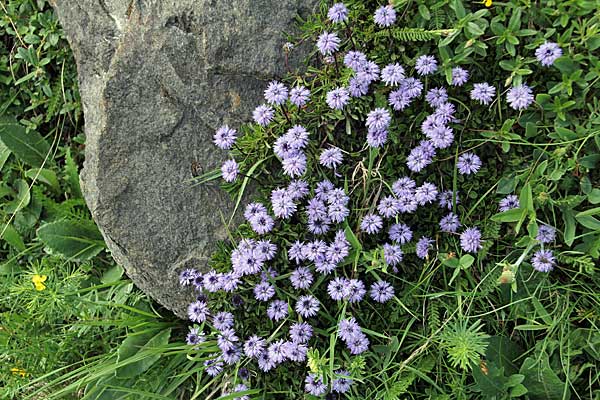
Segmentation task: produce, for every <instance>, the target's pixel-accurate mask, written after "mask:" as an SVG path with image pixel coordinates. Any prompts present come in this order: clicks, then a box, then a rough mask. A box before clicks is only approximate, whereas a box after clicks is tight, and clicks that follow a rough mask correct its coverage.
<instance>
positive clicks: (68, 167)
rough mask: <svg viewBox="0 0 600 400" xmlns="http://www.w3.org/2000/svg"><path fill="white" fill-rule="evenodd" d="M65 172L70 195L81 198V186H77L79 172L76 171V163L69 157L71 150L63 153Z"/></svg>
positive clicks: (68, 149)
mask: <svg viewBox="0 0 600 400" xmlns="http://www.w3.org/2000/svg"><path fill="white" fill-rule="evenodd" d="M64 170H65V172H66V175H67V176H66V180H67V183H68V185H69V187H70V188H71V193H73V195H75V196H76V197H78V198H82V197H83V195H82V193H81V186H80V185H79V172H78V170H77V163H76V162H75V160H73V156H71V149H70V148H67V152H66V153H65V168H64Z"/></svg>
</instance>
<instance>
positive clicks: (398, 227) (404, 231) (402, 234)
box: [388, 224, 413, 244]
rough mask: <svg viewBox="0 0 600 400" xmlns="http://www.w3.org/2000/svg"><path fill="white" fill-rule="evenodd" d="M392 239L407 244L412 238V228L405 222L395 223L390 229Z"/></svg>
mask: <svg viewBox="0 0 600 400" xmlns="http://www.w3.org/2000/svg"><path fill="white" fill-rule="evenodd" d="M388 233H389V235H390V239H391V240H392V241H394V242H396V243H400V244H406V243H408V242H410V241H411V240H412V236H413V233H412V230H411V229H410V227H409V226H408V225H405V224H394V225H392V226H391V227H390V230H389V231H388Z"/></svg>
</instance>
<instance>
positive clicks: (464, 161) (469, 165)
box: [456, 153, 481, 175]
mask: <svg viewBox="0 0 600 400" xmlns="http://www.w3.org/2000/svg"><path fill="white" fill-rule="evenodd" d="M456 167H457V168H458V172H460V173H461V174H462V175H471V174H476V173H477V171H479V169H480V168H481V160H480V159H479V157H478V156H477V155H475V154H473V153H464V154H461V155H460V156H459V157H458V162H457V163H456Z"/></svg>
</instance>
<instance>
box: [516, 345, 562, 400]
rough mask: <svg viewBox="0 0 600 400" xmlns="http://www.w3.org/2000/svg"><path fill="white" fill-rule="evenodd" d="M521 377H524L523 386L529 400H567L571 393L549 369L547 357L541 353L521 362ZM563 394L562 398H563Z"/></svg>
mask: <svg viewBox="0 0 600 400" xmlns="http://www.w3.org/2000/svg"><path fill="white" fill-rule="evenodd" d="M519 373H520V374H521V375H525V379H524V380H523V385H524V386H525V387H526V388H527V394H528V396H529V398H530V399H531V400H568V399H570V398H571V392H570V390H569V388H568V386H565V383H564V382H562V381H561V380H560V378H559V377H558V375H556V373H555V372H554V371H553V370H552V369H551V368H550V362H549V361H548V355H547V354H545V353H542V354H541V355H539V356H536V357H528V358H526V359H525V361H523V365H521V369H520V370H519ZM563 394H564V396H563Z"/></svg>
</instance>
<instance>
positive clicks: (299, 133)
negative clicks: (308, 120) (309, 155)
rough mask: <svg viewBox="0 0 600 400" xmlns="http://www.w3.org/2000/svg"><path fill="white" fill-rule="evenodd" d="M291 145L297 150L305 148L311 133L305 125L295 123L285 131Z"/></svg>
mask: <svg viewBox="0 0 600 400" xmlns="http://www.w3.org/2000/svg"><path fill="white" fill-rule="evenodd" d="M285 136H286V138H287V140H288V143H289V144H290V146H292V147H293V148H294V149H296V150H300V149H303V148H304V147H306V145H307V144H308V140H309V133H308V131H307V130H306V128H305V127H303V126H301V125H294V126H293V127H291V128H290V129H288V131H287V132H286V133H285Z"/></svg>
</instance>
